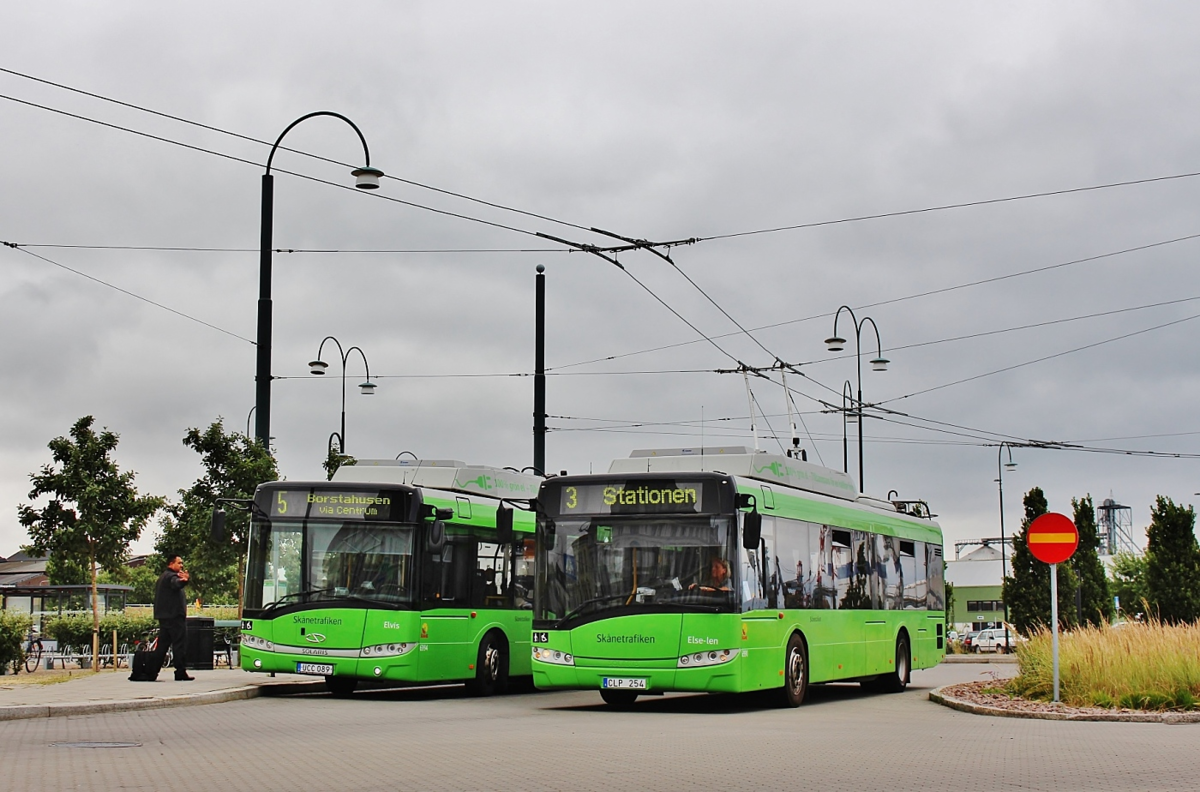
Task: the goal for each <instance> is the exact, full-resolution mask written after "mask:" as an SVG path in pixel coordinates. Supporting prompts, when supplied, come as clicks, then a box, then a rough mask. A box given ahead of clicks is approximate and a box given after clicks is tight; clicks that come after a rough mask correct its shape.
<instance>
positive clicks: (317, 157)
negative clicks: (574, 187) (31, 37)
mask: <svg viewBox="0 0 1200 792" xmlns="http://www.w3.org/2000/svg"><path fill="white" fill-rule="evenodd" d="M0 72H3V73H5V74H11V75H13V76H14V77H20V78H22V79H26V80H32V81H33V82H38V83H42V84H43V85H49V86H52V87H54V88H59V89H61V90H64V91H70V92H71V93H76V94H80V95H82V96H87V97H89V98H92V99H98V100H100V101H102V102H108V103H110V104H115V105H118V106H120V107H125V108H128V109H130V110H137V111H139V112H142V113H148V114H150V115H153V116H158V117H159V118H165V119H168V120H170V121H176V122H179V123H181V124H187V125H189V126H194V127H198V128H200V129H206V130H208V131H210V132H217V133H219V134H222V135H228V136H229V137H233V138H237V139H238V140H244V141H247V142H249V143H257V144H259V145H263V146H270V145H272V144H271V143H270V142H269V141H266V140H259V139H258V138H255V137H251V136H249V135H243V134H241V133H239V132H234V131H232V130H228V129H223V128H221V127H217V126H213V125H211V124H204V123H201V122H199V121H192V120H191V119H188V118H183V117H182V116H176V115H171V114H170V113H164V112H161V111H159V110H152V109H150V108H148V107H143V106H141V105H136V104H133V103H131V102H123V101H121V100H119V99H113V98H112V97H108V96H104V95H103V94H98V93H94V92H92V91H85V90H83V89H81V88H75V87H72V86H70V85H64V84H63V83H57V82H54V81H52V80H47V79H44V78H41V77H34V76H33V75H30V74H24V73H22V72H18V71H14V70H13V69H6V68H3V67H0ZM4 98H8V97H4ZM279 149H281V150H282V151H287V152H291V153H292V154H299V155H301V156H303V157H309V158H311V159H315V160H319V161H321V162H327V163H329V164H331V165H341V166H343V167H347V168H353V167H356V166H355V165H352V164H349V163H345V162H339V161H338V160H335V159H330V158H329V157H323V156H321V155H319V154H313V153H311V152H308V151H302V150H300V149H294V148H288V147H287V146H283V145H280V146H279ZM384 178H385V179H392V180H394V181H397V182H401V183H403V184H408V185H411V186H413V187H419V188H421V189H423V190H429V191H431V192H436V193H441V194H443V195H448V196H451V197H453V198H459V199H462V200H464V201H471V202H473V203H477V204H480V205H483V206H489V207H491V208H493V209H500V210H503V211H506V212H513V213H516V214H521V215H525V216H526V217H533V218H536V219H538V220H545V221H547V222H550V223H556V224H558V225H564V226H569V227H571V228H577V229H579V230H581V231H586V230H587V228H586V227H584V226H582V225H579V224H578V223H572V222H570V221H567V220H558V219H556V218H553V217H549V216H548V215H542V214H538V213H536V212H530V211H526V210H524V209H517V208H515V207H512V206H506V205H504V204H500V203H496V202H494V201H486V200H483V199H482V198H474V197H472V196H470V195H466V194H463V193H457V192H453V191H451V190H444V189H442V188H440V187H434V186H432V185H428V184H423V183H421V182H418V181H413V180H411V179H404V178H401V177H399V176H392V175H390V174H384Z"/></svg>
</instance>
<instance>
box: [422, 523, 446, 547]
mask: <svg viewBox="0 0 1200 792" xmlns="http://www.w3.org/2000/svg"><path fill="white" fill-rule="evenodd" d="M445 546H446V524H445V523H443V522H442V521H441V520H434V521H433V522H431V523H429V528H428V529H427V530H426V533H425V549H426V550H428V551H429V552H431V553H440V552H442V548H443V547H445Z"/></svg>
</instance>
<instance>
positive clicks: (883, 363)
mask: <svg viewBox="0 0 1200 792" xmlns="http://www.w3.org/2000/svg"><path fill="white" fill-rule="evenodd" d="M891 362H892V361H890V360H888V359H887V358H883V357H877V358H875V359H874V360H872V361H871V368H872V369H874V370H875V371H887V367H888V363H891Z"/></svg>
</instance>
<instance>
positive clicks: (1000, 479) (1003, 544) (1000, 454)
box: [996, 442, 1012, 652]
mask: <svg viewBox="0 0 1200 792" xmlns="http://www.w3.org/2000/svg"><path fill="white" fill-rule="evenodd" d="M1006 446H1008V443H1003V442H1002V443H1000V448H998V449H997V450H996V482H997V484H998V485H999V487H1000V601H1001V602H1002V603H1003V604H1004V651H1006V652H1007V651H1008V597H1006V596H1004V578H1006V577H1008V563H1007V560H1006V559H1007V556H1006V553H1005V551H1006V550H1007V549H1008V548H1007V544H1008V542H1007V541H1006V540H1005V536H1004V466H1003V465H1002V464H1000V463H1001V460H1002V459H1003V458H1004V449H1005V447H1006ZM1008 461H1009V463H1010V464H1011V463H1012V448H1011V447H1009V448H1008Z"/></svg>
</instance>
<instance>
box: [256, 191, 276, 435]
mask: <svg viewBox="0 0 1200 792" xmlns="http://www.w3.org/2000/svg"><path fill="white" fill-rule="evenodd" d="M274 202H275V177H274V176H272V175H271V174H270V173H264V174H263V177H262V225H261V236H260V237H259V242H258V245H259V247H258V356H257V365H256V366H255V370H254V410H255V413H254V436H255V438H257V440H258V443H259V445H261V446H262V447H263V448H265V449H267V450H268V451H269V450H270V449H271V219H272V215H273V213H274Z"/></svg>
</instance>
